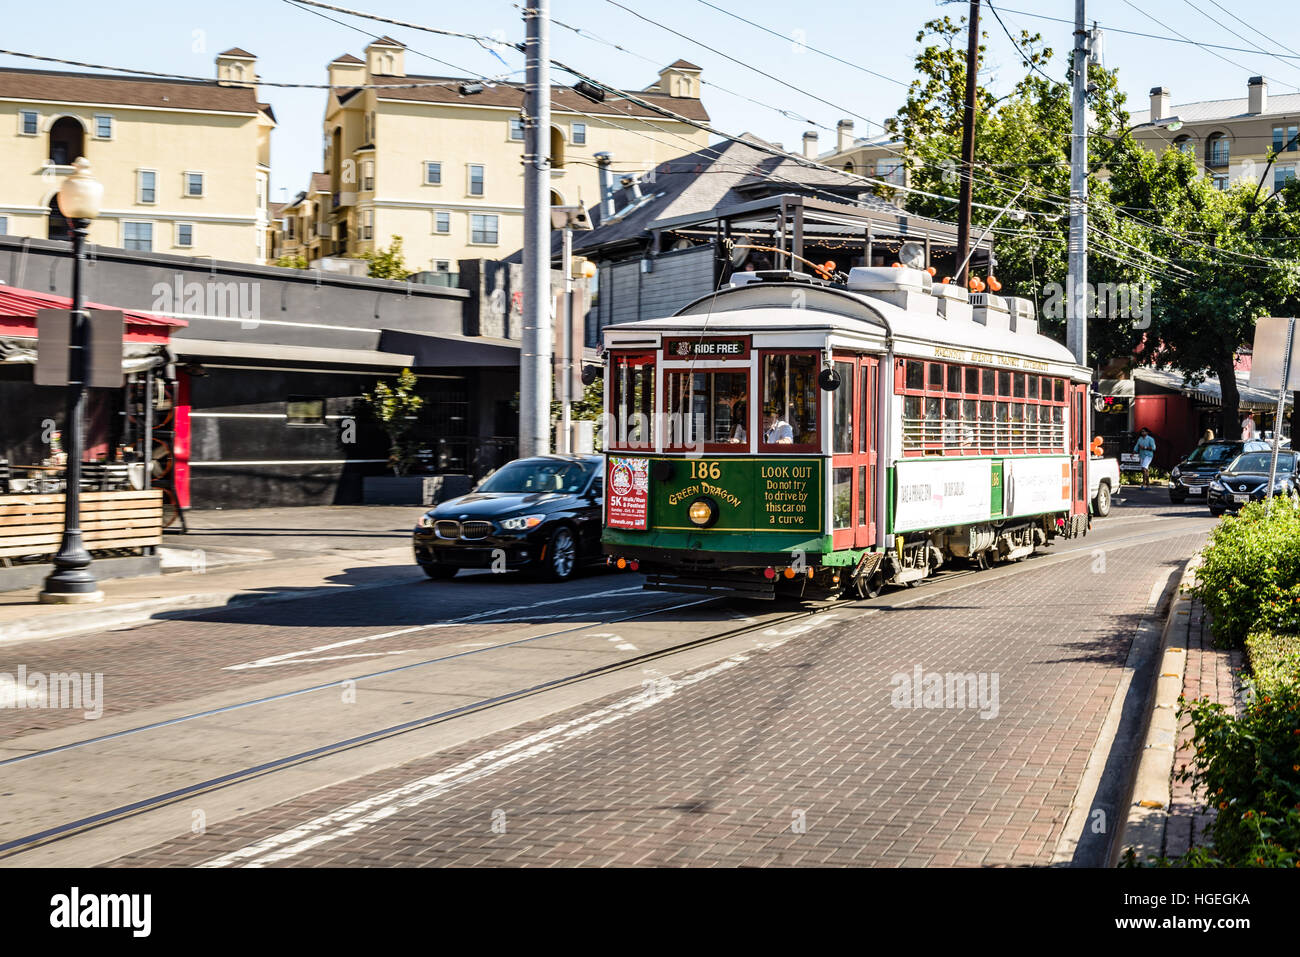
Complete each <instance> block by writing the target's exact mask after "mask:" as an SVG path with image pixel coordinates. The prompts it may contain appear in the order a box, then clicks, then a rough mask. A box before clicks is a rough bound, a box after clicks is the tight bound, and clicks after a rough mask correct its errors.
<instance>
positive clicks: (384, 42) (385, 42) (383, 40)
mask: <svg viewBox="0 0 1300 957" xmlns="http://www.w3.org/2000/svg"><path fill="white" fill-rule="evenodd" d="M366 46H368V47H401V48H402V49H403V50H405V49H406V44H405V43H398V42H397V41H396V40H394V39H393V38H392V37H380V38H379V39H378V40H375V41H374V42H373V43H367V44H366Z"/></svg>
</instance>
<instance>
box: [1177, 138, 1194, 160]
mask: <svg viewBox="0 0 1300 957" xmlns="http://www.w3.org/2000/svg"><path fill="white" fill-rule="evenodd" d="M1174 149H1176V150H1178V151H1179V152H1180V153H1186V154H1187V155H1188V156H1195V155H1196V148H1195V147H1194V146H1193V145H1192V138H1191V137H1190V136H1180V137H1178V139H1176V140H1174Z"/></svg>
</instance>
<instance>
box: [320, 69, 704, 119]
mask: <svg viewBox="0 0 1300 957" xmlns="http://www.w3.org/2000/svg"><path fill="white" fill-rule="evenodd" d="M429 81H447V82H448V83H450V84H455V83H456V82H457V78H456V77H446V76H414V75H411V76H374V77H371V78H370V82H371V83H376V84H388V83H392V84H405V83H423V82H429ZM462 82H466V83H469V82H476V81H471V80H462ZM379 95H380V96H381V97H382V98H383V99H385V100H417V101H420V102H423V103H443V104H451V103H463V104H466V105H469V106H509V107H512V108H515V109H520V108H522V107H523V105H524V88H523V84H522V83H496V84H494V85H492V86H486V85H485V86H484V87H483V92H482V93H475V94H473V95H471V96H461V95H460V93H459V91H458V90H457V89H456V87H455V86H454V85H448V86H420V87H414V88H406V89H392V90H384V91H381V92H380V94H379ZM637 95H638V96H639V97H640V98H642V99H644V100H646V101H647V102H648V103H653V104H655V105H658V106H662V107H663V108H664V109H666V110H671V111H672V112H673V113H677V114H680V115H681V116H684V117H687V118H689V119H692V120H707V119H708V118H709V114H708V112H707V111H706V110H705V109H704V104H702V103H701V102H700V101H699V100H696V99H692V98H690V97H680V96H668V95H666V94H663V93H638V94H637ZM345 96H346V94H342V93H340V95H339V100H340V101H342V100H343V99H344V98H345ZM551 109H552V110H559V111H566V110H567V111H570V112H582V113H592V114H596V115H608V116H619V115H622V116H657V117H659V118H661V119H669V118H668V117H665V116H663V114H661V113H656V112H655V111H654V110H649V109H646V108H645V107H642V106H636V105H635V104H632V103H629V102H628V101H627V100H619V99H614V98H612V97H611V98H610V99H607V100H605V101H604V102H602V103H593V102H592V101H591V100H589V99H587V98H586V97H584V96H580V95H579V94H578V93H576V92H575V91H574V90H572V89H570V88H569V87H567V86H554V87H552V89H551Z"/></svg>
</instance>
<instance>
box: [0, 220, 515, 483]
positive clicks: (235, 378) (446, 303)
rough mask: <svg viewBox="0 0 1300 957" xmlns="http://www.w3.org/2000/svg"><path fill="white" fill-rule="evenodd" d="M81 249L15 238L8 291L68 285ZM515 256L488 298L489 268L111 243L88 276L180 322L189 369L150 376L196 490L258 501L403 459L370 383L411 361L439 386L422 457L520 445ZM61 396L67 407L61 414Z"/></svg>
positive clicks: (433, 470) (425, 390)
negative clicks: (338, 262)
mask: <svg viewBox="0 0 1300 957" xmlns="http://www.w3.org/2000/svg"><path fill="white" fill-rule="evenodd" d="M70 264H71V259H70V256H69V254H68V244H67V243H63V242H57V241H48V240H34V239H19V238H16V237H5V236H0V289H3V288H4V286H5V285H9V286H14V287H20V286H22V285H23V284H24V283H26V284H27V286H28V287H34V288H35V289H36V290H37V291H40V292H45V291H48V292H50V293H60V292H65V291H66V290H68V289H69V288H70V286H71V276H70ZM502 268H503V269H504V270H505V272H504V274H503V275H502V276H497V277H494V278H493V283H494V284H495V286H496V287H500V288H502V289H503V290H504V292H505V295H500V296H495V295H487V296H485V295H483V292H484V291H485V290H486V291H489V292H491V291H494V290H493V289H492V284H489V283H483V282H480V283H479V286H478V287H477V288H473V289H458V288H447V287H443V286H431V285H424V284H421V283H415V282H412V283H405V282H394V281H389V280H380V279H369V278H360V277H353V276H346V275H339V274H331V273H328V272H325V273H321V272H316V271H307V270H293V269H281V268H276V267H264V266H254V265H247V264H241V263H221V262H212V263H209V262H208V261H206V260H196V259H192V258H189V257H181V256H171V255H164V254H158V253H145V252H136V251H128V250H122V249H114V248H104V247H93V248H92V249H91V256H90V259H89V262H88V263H87V266H86V271H85V274H84V275H85V290H86V295H87V298H88V299H90V300H94V301H100V302H110V303H114V304H115V306H116V307H118V308H124V309H128V310H132V309H134V310H139V311H140V312H141V313H147V314H150V315H152V316H154V317H157V319H158V321H160V322H163V323H166V324H167V331H168V332H171V333H172V336H171V339H170V341H169V343H168V345H167V348H168V349H169V350H170V356H169V358H170V359H171V361H170V362H169V363H168V365H167V370H166V371H167V372H168V373H169V375H170V376H174V378H172V377H169V376H164V375H162V374H161V373H160V374H159V376H158V377H157V381H156V382H155V383H154V384H153V386H152V388H154V389H156V390H157V392H158V396H159V397H160V398H161V399H162V402H163V405H164V406H166V407H167V412H168V414H167V415H166V419H167V421H166V423H165V429H164V430H163V434H162V435H161V437H160V440H162V441H166V442H167V443H168V444H169V452H168V454H169V455H170V456H171V458H170V459H169V461H168V468H169V469H171V470H172V475H173V478H174V483H175V486H176V494H177V496H178V498H179V500H180V505H181V506H182V507H189V506H192V507H195V508H212V507H223V508H247V507H255V506H276V505H328V504H349V503H356V502H360V501H362V488H363V481H364V479H365V477H366V476H371V475H374V476H378V475H384V474H391V473H389V471H388V468H387V456H388V442H387V439H386V437H385V436H384V434H383V432H382V431H381V429H380V428H379V426H378V424H377V422H376V421H375V420H374V419H373V418H372V417H371V416H370V415H369V414H368V413H367V411H366V410H365V409H364V407H363V406H362V405H361V403H360V402H359V397H360V396H361V394H362V393H363V392H366V391H369V390H371V389H373V388H374V386H375V384H376V383H377V382H378V381H380V380H388V381H391V380H393V379H394V378H395V377H396V376H397V375H398V374H400V373H401V371H402V370H403V369H405V368H410V369H411V370H412V371H413V372H414V373H415V375H416V376H417V380H418V385H417V392H418V393H419V394H420V395H421V397H422V398H423V399H424V400H425V401H424V407H423V408H422V409H421V411H420V413H419V415H418V417H417V421H416V423H415V427H414V430H413V432H412V437H413V438H414V439H416V440H417V441H418V443H419V449H420V454H419V465H418V466H417V471H420V472H422V473H425V474H429V475H442V476H456V477H459V478H460V479H461V481H462V482H469V481H474V480H476V479H478V478H481V477H482V476H483V475H485V474H487V473H488V472H490V471H491V470H492V469H494V468H496V467H497V466H499V465H500V464H502V463H503V462H505V461H509V460H510V459H511V458H513V457H514V456H515V451H516V447H517V435H518V412H517V410H516V409H515V408H514V405H513V400H514V396H515V394H516V393H517V391H518V388H519V386H518V379H519V376H518V366H519V346H518V339H519V335H520V330H519V321H518V309H517V306H516V303H517V297H516V296H512V295H510V292H511V289H510V286H511V279H512V278H514V277H513V274H512V273H511V272H510V271H509V269H508V268H507V267H502ZM464 271H465V272H467V273H473V270H472V269H467V270H464ZM484 272H485V273H486V272H490V270H487V269H485V270H484ZM500 304H504V309H501V308H498V309H497V310H496V311H495V312H494V311H493V309H492V308H491V307H492V306H493V305H500ZM173 321H174V323H175V324H174V325H173V324H172V322H173ZM9 365H12V364H6V369H5V373H4V374H5V375H6V376H8V377H10V378H13V377H17V378H18V379H22V378H23V377H25V380H26V382H27V383H28V386H27V387H28V388H29V389H30V388H31V386H30V382H31V367H30V366H25V367H23V368H20V369H17V370H16V371H15V369H12V368H8V366H9ZM45 391H50V392H51V393H57V390H45ZM60 401H61V400H60V399H59V397H58V396H57V395H56V396H55V399H54V408H53V409H52V412H51V414H52V415H53V416H54V417H55V418H56V419H57V421H58V422H60V423H61V422H62V415H63V414H62V410H61V407H59V403H60ZM5 404H6V418H11V421H9V422H7V423H6V424H5V425H4V426H3V427H0V428H2V429H3V431H2V432H0V437H2V438H3V441H2V442H0V445H6V446H12V445H13V444H14V443H18V445H19V448H18V449H17V450H16V451H15V454H17V455H19V457H22V456H23V455H25V456H26V457H27V458H30V457H32V455H36V454H37V453H39V452H41V451H42V450H41V449H36V448H33V449H26V448H25V447H22V445H21V443H22V442H24V441H27V439H26V438H24V436H26V433H25V432H23V431H22V428H21V427H20V423H17V422H14V421H12V417H10V416H9V415H8V413H9V411H10V409H11V408H12V405H11V402H10V401H9V400H8V399H7V400H6V403H5ZM106 414H108V413H106ZM38 433H39V430H37V432H34V433H33V435H35V436H36V439H37V441H38V442H39V439H40V436H39V434H38Z"/></svg>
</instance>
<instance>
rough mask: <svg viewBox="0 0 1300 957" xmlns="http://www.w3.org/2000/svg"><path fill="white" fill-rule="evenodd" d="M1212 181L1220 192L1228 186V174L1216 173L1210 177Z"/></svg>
mask: <svg viewBox="0 0 1300 957" xmlns="http://www.w3.org/2000/svg"><path fill="white" fill-rule="evenodd" d="M1210 182H1211V183H1212V184H1213V185H1214V188H1215V189H1217V190H1219V191H1220V192H1223V191H1224V190H1226V189H1227V188H1228V174H1227V173H1215V174H1214V175H1213V176H1211V177H1210Z"/></svg>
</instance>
